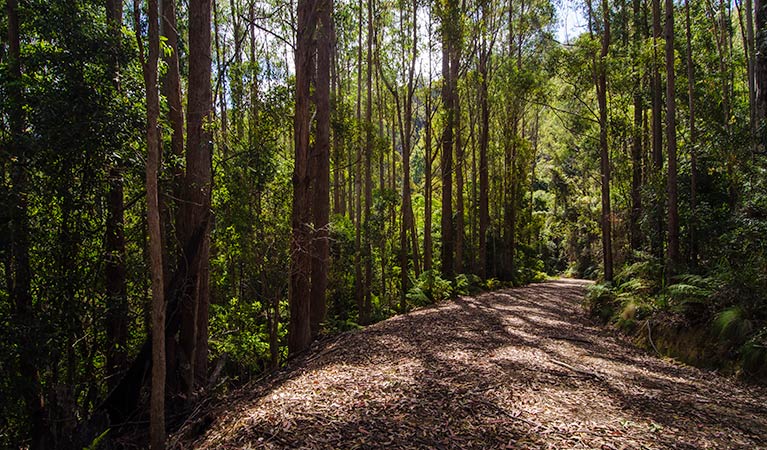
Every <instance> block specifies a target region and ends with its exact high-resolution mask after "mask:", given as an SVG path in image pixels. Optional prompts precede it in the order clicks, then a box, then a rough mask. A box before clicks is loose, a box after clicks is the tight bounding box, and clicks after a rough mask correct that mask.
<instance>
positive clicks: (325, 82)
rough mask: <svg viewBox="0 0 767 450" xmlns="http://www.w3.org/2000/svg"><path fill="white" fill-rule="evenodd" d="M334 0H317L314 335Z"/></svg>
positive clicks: (325, 198) (323, 268)
mask: <svg viewBox="0 0 767 450" xmlns="http://www.w3.org/2000/svg"><path fill="white" fill-rule="evenodd" d="M332 10H333V0H320V2H319V5H318V14H317V20H318V22H319V23H318V26H317V77H316V80H317V82H316V86H315V91H314V92H315V94H314V96H315V101H316V104H317V127H316V130H317V137H316V140H315V144H314V147H313V148H312V151H313V154H312V155H311V167H312V170H313V171H314V173H313V174H312V196H313V197H314V198H313V199H312V216H313V217H312V221H313V224H314V226H313V230H314V237H313V239H312V244H313V246H314V248H313V251H312V273H311V292H310V296H311V305H310V315H311V333H312V336H317V334H318V333H319V330H320V324H321V323H322V322H323V321H324V320H325V310H326V303H325V301H326V300H325V295H326V291H327V287H328V265H329V261H328V258H329V256H330V251H329V250H330V246H329V243H328V235H329V227H330V191H329V189H330V63H331V46H332Z"/></svg>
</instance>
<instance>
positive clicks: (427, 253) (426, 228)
mask: <svg viewBox="0 0 767 450" xmlns="http://www.w3.org/2000/svg"><path fill="white" fill-rule="evenodd" d="M429 67H431V65H430V66H429ZM424 105H425V110H424V113H425V114H424V121H425V123H426V125H425V130H424V132H425V136H424V146H425V148H424V186H423V190H424V194H423V195H424V207H423V209H424V218H423V270H424V271H427V272H428V271H430V270H431V266H432V248H433V244H432V240H431V214H432V173H431V168H432V159H433V158H432V134H431V118H432V115H431V73H429V87H428V89H427V91H426V98H425V99H424Z"/></svg>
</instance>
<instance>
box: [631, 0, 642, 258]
mask: <svg viewBox="0 0 767 450" xmlns="http://www.w3.org/2000/svg"><path fill="white" fill-rule="evenodd" d="M633 3H634V5H633V6H634V31H633V37H634V50H635V51H636V52H637V53H638V52H639V51H640V48H641V45H642V31H641V27H642V22H641V20H642V18H641V1H640V0H634V2H633ZM635 57H637V58H638V54H637V55H635ZM634 70H636V72H637V73H636V78H635V79H634V128H633V130H632V137H631V139H632V142H631V224H630V231H631V249H632V250H634V251H639V250H640V249H641V248H642V231H641V229H640V227H639V220H640V218H641V215H642V115H643V112H644V102H643V101H642V74H641V68H640V66H639V64H637V65H635V66H634Z"/></svg>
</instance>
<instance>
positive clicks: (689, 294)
mask: <svg viewBox="0 0 767 450" xmlns="http://www.w3.org/2000/svg"><path fill="white" fill-rule="evenodd" d="M666 293H667V294H668V295H669V296H670V297H671V298H672V299H674V300H679V301H684V300H688V299H690V298H694V299H703V298H708V297H710V296H712V295H713V294H714V291H713V290H711V289H708V288H705V287H700V286H696V285H693V284H684V283H677V284H672V285H670V286H668V287H667V288H666Z"/></svg>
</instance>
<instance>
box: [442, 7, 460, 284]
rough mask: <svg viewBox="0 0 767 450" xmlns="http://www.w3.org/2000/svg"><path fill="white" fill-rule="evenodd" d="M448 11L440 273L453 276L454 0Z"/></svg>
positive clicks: (444, 46) (444, 39)
mask: <svg viewBox="0 0 767 450" xmlns="http://www.w3.org/2000/svg"><path fill="white" fill-rule="evenodd" d="M447 8H448V11H447V12H446V13H445V14H443V17H442V21H443V23H442V80H443V85H442V106H443V108H444V110H445V114H446V118H445V128H444V130H443V131H442V276H443V277H444V278H446V279H452V278H453V276H454V274H455V271H454V270H455V267H454V251H455V247H454V245H455V244H454V241H453V239H454V233H453V127H454V124H455V108H454V105H453V99H454V95H453V89H454V86H453V81H454V80H453V71H452V70H451V68H450V62H451V61H450V59H451V58H450V55H451V54H452V48H453V45H454V36H453V35H454V31H453V28H454V27H455V26H456V25H455V23H454V22H455V17H454V16H455V9H456V8H457V5H456V0H451V1H449V2H448V5H447Z"/></svg>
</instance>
